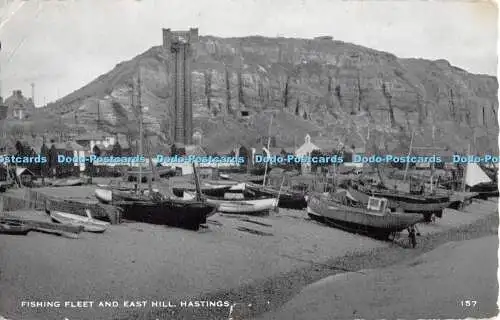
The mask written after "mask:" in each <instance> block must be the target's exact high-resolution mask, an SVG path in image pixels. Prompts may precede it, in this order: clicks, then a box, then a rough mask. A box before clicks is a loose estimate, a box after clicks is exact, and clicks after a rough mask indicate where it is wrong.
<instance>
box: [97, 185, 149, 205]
mask: <svg viewBox="0 0 500 320" xmlns="http://www.w3.org/2000/svg"><path fill="white" fill-rule="evenodd" d="M94 195H95V197H96V198H97V200H99V202H102V203H105V204H108V203H111V202H113V201H149V200H150V197H149V196H148V195H146V194H138V193H135V192H133V191H132V190H128V191H125V190H116V189H111V188H106V189H104V188H97V189H95V190H94Z"/></svg>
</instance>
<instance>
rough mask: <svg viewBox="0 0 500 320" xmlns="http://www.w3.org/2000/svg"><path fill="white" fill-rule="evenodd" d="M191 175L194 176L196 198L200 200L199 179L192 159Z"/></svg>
mask: <svg viewBox="0 0 500 320" xmlns="http://www.w3.org/2000/svg"><path fill="white" fill-rule="evenodd" d="M193 176H194V184H195V186H196V200H197V201H201V188H200V180H199V177H198V171H197V170H196V164H195V163H194V161H193Z"/></svg>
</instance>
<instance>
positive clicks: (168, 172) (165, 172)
mask: <svg viewBox="0 0 500 320" xmlns="http://www.w3.org/2000/svg"><path fill="white" fill-rule="evenodd" d="M155 171H156V176H157V177H173V176H175V175H176V171H175V169H172V168H170V167H156V168H155ZM125 175H126V180H127V181H129V182H133V181H138V180H139V175H141V176H142V177H141V180H142V181H141V182H142V183H144V182H147V181H148V176H151V179H152V180H155V177H154V176H155V175H154V174H153V171H152V170H143V171H139V170H130V171H127V172H126V173H125Z"/></svg>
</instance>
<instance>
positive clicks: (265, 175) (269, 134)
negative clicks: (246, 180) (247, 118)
mask: <svg viewBox="0 0 500 320" xmlns="http://www.w3.org/2000/svg"><path fill="white" fill-rule="evenodd" d="M273 117H274V114H273V115H271V121H270V122H269V130H268V131H267V132H268V133H267V135H268V137H267V151H269V148H270V147H271V128H272V126H273ZM268 156H271V155H270V154H269V155H268ZM268 162H269V161H266V165H265V168H264V181H263V182H262V186H266V177H267V163H268Z"/></svg>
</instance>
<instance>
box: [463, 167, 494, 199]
mask: <svg viewBox="0 0 500 320" xmlns="http://www.w3.org/2000/svg"><path fill="white" fill-rule="evenodd" d="M463 183H464V184H465V186H466V189H467V191H469V192H475V193H477V196H476V197H477V198H480V199H485V200H486V199H488V198H490V197H498V195H499V192H498V183H497V182H495V181H493V180H492V179H491V178H490V177H489V176H488V175H487V174H486V173H485V172H484V170H483V169H482V168H481V167H480V166H479V165H478V164H477V163H468V164H467V167H466V173H465V177H464V182H463Z"/></svg>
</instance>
